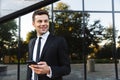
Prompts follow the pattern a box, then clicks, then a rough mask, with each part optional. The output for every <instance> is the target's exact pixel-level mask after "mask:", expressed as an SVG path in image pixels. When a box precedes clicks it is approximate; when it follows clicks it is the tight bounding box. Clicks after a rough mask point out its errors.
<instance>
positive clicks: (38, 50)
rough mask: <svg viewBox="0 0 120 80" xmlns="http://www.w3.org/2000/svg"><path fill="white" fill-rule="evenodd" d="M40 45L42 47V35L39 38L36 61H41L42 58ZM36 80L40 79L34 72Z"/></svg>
mask: <svg viewBox="0 0 120 80" xmlns="http://www.w3.org/2000/svg"><path fill="white" fill-rule="evenodd" d="M40 47H41V37H39V39H38V46H37V54H36V62H39V60H40V59H39V58H40ZM34 80H38V75H37V74H36V73H35V74H34Z"/></svg>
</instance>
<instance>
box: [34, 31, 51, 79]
mask: <svg viewBox="0 0 120 80" xmlns="http://www.w3.org/2000/svg"><path fill="white" fill-rule="evenodd" d="M49 34H50V32H49V31H48V32H46V33H45V34H43V35H42V36H37V39H36V41H35V46H34V50H33V61H36V55H37V47H38V45H37V44H38V39H39V37H42V38H41V47H40V56H39V58H40V57H41V53H42V50H43V47H44V45H45V42H46V40H47V38H48V35H49ZM47 76H48V77H49V78H51V76H52V71H51V68H50V74H49V75H48V74H47ZM32 80H34V71H32Z"/></svg>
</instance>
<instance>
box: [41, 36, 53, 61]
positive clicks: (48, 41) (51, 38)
mask: <svg viewBox="0 0 120 80" xmlns="http://www.w3.org/2000/svg"><path fill="white" fill-rule="evenodd" d="M52 40H53V35H51V34H50V35H49V36H48V38H47V40H46V43H45V45H44V47H43V50H42V53H41V58H40V60H42V58H43V57H44V55H45V54H46V51H47V49H48V48H49V45H50V44H51V42H52Z"/></svg>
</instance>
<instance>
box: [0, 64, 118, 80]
mask: <svg viewBox="0 0 120 80" xmlns="http://www.w3.org/2000/svg"><path fill="white" fill-rule="evenodd" d="M7 66H8V70H7V72H6V73H7V74H6V75H4V74H0V80H17V65H7ZM20 71H21V72H20V80H26V65H21V66H20ZM118 74H119V75H120V64H118ZM119 77H120V76H119ZM64 80H84V65H83V64H71V73H70V75H67V76H64ZM87 80H116V78H115V67H114V64H95V72H87Z"/></svg>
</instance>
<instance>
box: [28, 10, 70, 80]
mask: <svg viewBox="0 0 120 80" xmlns="http://www.w3.org/2000/svg"><path fill="white" fill-rule="evenodd" d="M32 21H33V22H32V24H33V26H34V28H35V29H36V32H37V38H33V39H31V41H30V42H29V55H28V58H29V60H33V61H37V64H31V65H28V71H27V80H63V79H62V76H65V75H68V74H70V71H71V67H70V61H69V57H68V47H67V43H66V41H65V39H64V38H63V37H58V36H55V35H52V34H51V33H50V32H49V14H48V12H47V11H45V10H36V11H35V12H34V13H33V16H32ZM39 37H40V41H41V44H40V49H39V57H38V56H37V47H38V43H39V42H38V41H39ZM37 57H38V58H37ZM36 75H37V78H35V77H36Z"/></svg>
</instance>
